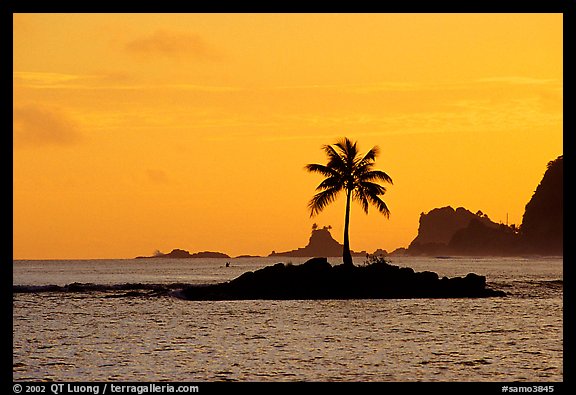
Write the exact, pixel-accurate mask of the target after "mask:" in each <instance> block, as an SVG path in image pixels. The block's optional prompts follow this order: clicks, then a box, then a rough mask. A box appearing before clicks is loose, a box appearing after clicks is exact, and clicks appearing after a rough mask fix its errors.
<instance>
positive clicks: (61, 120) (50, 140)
mask: <svg viewBox="0 0 576 395" xmlns="http://www.w3.org/2000/svg"><path fill="white" fill-rule="evenodd" d="M13 133H14V143H15V145H16V146H21V147H31V146H67V145H74V144H77V143H78V142H80V141H81V140H82V137H83V136H82V133H81V132H80V129H79V128H78V125H77V124H76V123H75V122H74V121H73V120H71V119H70V118H69V117H68V116H67V115H65V114H64V113H63V112H62V111H60V110H56V109H52V108H46V107H42V106H39V105H32V104H29V105H24V106H18V107H17V106H15V107H14V109H13Z"/></svg>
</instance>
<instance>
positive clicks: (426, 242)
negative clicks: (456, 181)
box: [408, 206, 498, 255]
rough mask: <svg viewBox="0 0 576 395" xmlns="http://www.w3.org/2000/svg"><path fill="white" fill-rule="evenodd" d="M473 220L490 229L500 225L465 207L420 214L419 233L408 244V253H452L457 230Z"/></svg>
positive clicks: (447, 208) (436, 209) (479, 212)
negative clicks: (451, 246)
mask: <svg viewBox="0 0 576 395" xmlns="http://www.w3.org/2000/svg"><path fill="white" fill-rule="evenodd" d="M472 220H474V221H476V222H477V223H480V224H482V225H484V226H485V227H486V228H489V229H490V228H492V229H494V228H497V227H498V224H496V223H494V222H492V221H491V220H490V218H488V216H487V215H486V214H484V213H482V212H481V211H478V212H477V213H476V214H474V213H472V212H471V211H468V210H466V209H465V208H463V207H458V208H457V209H456V210H454V209H453V208H452V207H450V206H447V207H442V208H435V209H433V210H431V211H430V212H428V213H427V214H424V213H422V214H420V225H419V227H418V235H417V236H416V238H415V239H414V240H413V241H412V243H410V245H409V246H408V253H409V254H411V255H421V254H423V255H438V254H449V253H452V251H451V249H450V248H449V246H448V245H449V243H450V241H451V240H452V237H453V236H454V234H455V233H456V232H458V231H461V230H462V229H465V228H466V227H468V225H469V224H470V222H471V221H472Z"/></svg>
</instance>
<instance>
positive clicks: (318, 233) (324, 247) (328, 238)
mask: <svg viewBox="0 0 576 395" xmlns="http://www.w3.org/2000/svg"><path fill="white" fill-rule="evenodd" d="M343 248H344V246H343V245H342V244H340V243H338V242H337V241H336V240H334V238H333V237H332V235H331V234H330V227H326V226H325V227H323V228H313V229H312V234H311V235H310V239H309V240H308V245H306V247H301V248H298V249H296V250H292V251H286V252H275V251H272V253H271V254H270V255H269V256H271V257H275V256H286V257H313V256H321V257H341V256H342V250H343ZM352 255H364V256H365V255H366V251H362V252H359V253H357V252H352Z"/></svg>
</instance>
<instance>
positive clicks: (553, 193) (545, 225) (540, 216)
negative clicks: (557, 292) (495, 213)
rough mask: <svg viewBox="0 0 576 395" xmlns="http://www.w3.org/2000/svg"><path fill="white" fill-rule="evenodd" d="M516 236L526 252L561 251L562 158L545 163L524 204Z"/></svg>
mask: <svg viewBox="0 0 576 395" xmlns="http://www.w3.org/2000/svg"><path fill="white" fill-rule="evenodd" d="M520 237H521V238H522V241H523V243H524V245H525V246H526V250H527V252H531V253H537V254H543V255H544V254H546V255H562V252H563V246H564V243H563V240H564V158H563V155H561V156H559V157H558V158H556V159H555V160H553V161H550V162H549V163H548V166H547V169H546V172H545V173H544V177H543V178H542V181H540V184H539V185H538V187H537V188H536V190H535V191H534V194H533V195H532V198H531V199H530V201H529V202H528V203H527V204H526V209H525V211H524V216H523V217H522V226H521V227H520Z"/></svg>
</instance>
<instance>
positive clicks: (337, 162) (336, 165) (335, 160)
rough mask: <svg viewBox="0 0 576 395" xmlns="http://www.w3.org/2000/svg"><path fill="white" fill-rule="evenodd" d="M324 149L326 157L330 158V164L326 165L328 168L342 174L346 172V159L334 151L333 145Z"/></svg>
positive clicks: (325, 146)
mask: <svg viewBox="0 0 576 395" xmlns="http://www.w3.org/2000/svg"><path fill="white" fill-rule="evenodd" d="M322 149H323V150H324V152H325V153H326V156H328V163H327V165H326V166H327V167H330V168H331V169H338V171H340V172H344V171H345V170H346V160H345V157H344V156H343V155H341V154H339V153H338V152H337V151H336V150H335V149H334V147H332V146H331V145H324V146H323V147H322Z"/></svg>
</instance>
